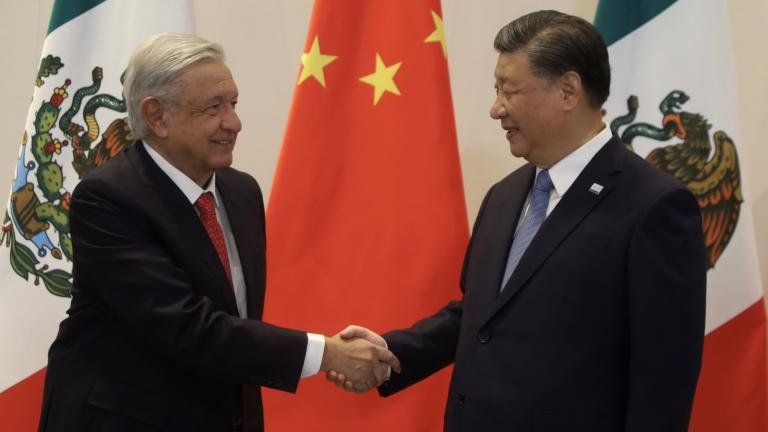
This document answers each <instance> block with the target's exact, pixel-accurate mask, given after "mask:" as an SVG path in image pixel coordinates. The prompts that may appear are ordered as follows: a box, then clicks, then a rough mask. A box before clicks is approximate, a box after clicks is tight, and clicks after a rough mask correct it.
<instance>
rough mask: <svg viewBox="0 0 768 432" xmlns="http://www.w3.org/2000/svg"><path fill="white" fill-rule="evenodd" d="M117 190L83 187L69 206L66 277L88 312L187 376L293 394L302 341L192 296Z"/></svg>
mask: <svg viewBox="0 0 768 432" xmlns="http://www.w3.org/2000/svg"><path fill="white" fill-rule="evenodd" d="M117 189H118V188H117V187H114V186H113V185H111V184H110V183H107V182H103V181H99V180H92V181H89V179H85V180H84V181H83V182H81V183H80V184H79V185H78V187H77V189H76V191H75V193H74V196H73V199H72V204H71V209H70V213H71V234H72V240H73V245H74V262H75V267H74V271H75V274H76V277H77V278H78V279H79V281H80V284H79V285H80V286H79V288H78V289H79V290H82V291H84V292H83V293H82V295H89V296H93V297H95V298H96V302H95V306H91V307H93V308H98V307H100V306H99V305H103V307H105V308H106V309H107V310H108V311H107V313H110V314H111V315H113V316H114V317H116V319H117V320H119V321H120V322H121V323H122V324H123V325H124V326H126V327H127V328H128V329H129V330H130V331H132V332H133V333H135V335H136V337H137V338H138V339H140V340H141V341H142V342H144V343H147V344H149V345H151V346H152V347H153V348H154V349H155V350H156V351H157V352H158V353H160V354H161V355H164V356H166V357H167V358H169V359H170V360H171V361H173V362H175V363H176V364H178V365H179V367H182V368H185V369H187V370H189V371H191V372H193V373H196V374H199V375H203V376H214V377H218V378H221V379H228V380H232V381H240V382H247V383H254V384H259V385H265V386H269V387H273V388H277V389H281V390H286V391H295V389H296V387H297V385H298V380H299V376H300V373H301V367H302V363H303V361H304V355H305V351H306V346H307V336H306V334H305V333H302V332H298V331H295V330H289V329H284V328H280V327H276V326H272V325H269V324H266V323H263V322H261V321H258V320H244V319H240V318H238V317H235V316H231V315H229V314H227V313H226V312H224V311H222V310H220V308H218V307H216V305H215V304H214V303H213V301H212V300H211V299H210V298H208V297H206V296H203V295H200V294H198V293H197V292H196V291H195V289H194V288H193V284H192V281H190V280H189V276H188V275H187V274H186V273H185V272H184V271H183V269H182V268H180V267H179V265H178V264H177V263H176V262H175V261H174V259H173V257H172V255H171V254H170V251H169V250H168V248H167V246H166V245H164V244H163V243H162V242H161V240H160V235H158V233H154V232H153V228H152V226H151V224H150V223H149V222H148V218H147V217H146V216H145V213H143V210H141V206H140V205H139V206H138V208H137V206H136V205H135V204H137V203H135V200H132V199H130V198H128V197H126V194H125V193H124V192H123V191H120V190H117ZM189 246H190V247H194V245H189ZM73 294H74V295H78V293H77V292H75V293H73Z"/></svg>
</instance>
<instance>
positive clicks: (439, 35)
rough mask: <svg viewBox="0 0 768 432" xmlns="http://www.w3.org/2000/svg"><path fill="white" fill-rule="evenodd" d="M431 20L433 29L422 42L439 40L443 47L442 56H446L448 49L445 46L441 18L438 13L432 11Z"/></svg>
mask: <svg viewBox="0 0 768 432" xmlns="http://www.w3.org/2000/svg"><path fill="white" fill-rule="evenodd" d="M432 21H434V22H435V31H433V32H432V34H430V35H429V36H427V38H426V39H424V42H426V43H431V42H440V46H442V47H443V57H448V49H447V48H446V47H445V27H443V19H442V18H440V15H438V14H437V13H435V11H432Z"/></svg>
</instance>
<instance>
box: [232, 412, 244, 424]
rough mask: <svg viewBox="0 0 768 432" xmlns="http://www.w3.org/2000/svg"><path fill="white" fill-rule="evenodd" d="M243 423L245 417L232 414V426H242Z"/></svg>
mask: <svg viewBox="0 0 768 432" xmlns="http://www.w3.org/2000/svg"><path fill="white" fill-rule="evenodd" d="M242 424H243V417H242V416H240V415H237V414H235V415H233V416H232V426H240V425H242Z"/></svg>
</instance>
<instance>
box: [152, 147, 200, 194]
mask: <svg viewBox="0 0 768 432" xmlns="http://www.w3.org/2000/svg"><path fill="white" fill-rule="evenodd" d="M144 142H145V143H147V145H149V146H150V147H152V149H154V150H155V151H156V152H157V153H159V154H160V156H162V157H163V159H165V160H167V161H168V163H170V164H171V165H173V166H174V167H175V168H176V169H178V170H179V171H181V172H182V173H184V175H186V176H187V177H189V178H190V179H192V181H194V182H195V183H197V185H198V186H200V187H201V188H205V185H207V184H208V182H209V181H210V180H211V177H212V176H213V172H212V171H199V170H195V169H194V167H192V166H191V165H190V164H187V163H184V158H182V157H179V156H178V155H176V154H174V153H173V152H172V151H169V150H168V146H167V145H165V143H164V142H163V141H162V140H160V139H157V138H155V137H152V138H145V139H144Z"/></svg>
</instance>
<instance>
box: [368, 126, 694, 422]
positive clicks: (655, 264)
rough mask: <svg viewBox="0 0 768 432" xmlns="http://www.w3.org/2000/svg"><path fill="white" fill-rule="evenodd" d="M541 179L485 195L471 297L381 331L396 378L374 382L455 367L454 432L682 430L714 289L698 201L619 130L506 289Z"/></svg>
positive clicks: (529, 169) (398, 385) (470, 269)
mask: <svg viewBox="0 0 768 432" xmlns="http://www.w3.org/2000/svg"><path fill="white" fill-rule="evenodd" d="M534 175H535V168H534V167H533V166H532V165H526V166H523V167H522V168H520V169H518V170H517V171H515V172H513V173H512V174H510V175H509V176H508V177H506V178H505V179H503V180H502V181H500V182H498V183H497V184H496V185H494V186H493V187H492V188H491V190H490V191H489V192H488V194H487V195H486V197H485V200H484V201H483V204H482V206H481V208H480V212H479V214H478V216H477V220H476V222H475V227H474V230H473V233H472V238H471V240H470V244H469V247H468V250H467V253H466V257H465V261H464V269H463V274H462V279H461V286H462V290H463V292H464V296H463V300H462V301H460V302H454V303H451V304H449V305H448V306H447V307H445V308H444V309H442V310H440V311H439V312H438V313H437V314H435V315H434V316H431V317H429V318H426V319H424V320H422V321H420V322H419V323H417V324H415V325H414V326H413V327H412V328H410V329H407V330H401V331H395V332H391V333H389V334H386V335H385V338H386V340H387V343H388V344H389V348H390V349H391V350H392V351H393V352H394V353H395V355H397V356H398V358H399V359H400V361H401V362H402V367H403V373H402V374H400V375H398V374H394V375H393V377H392V379H391V380H390V381H389V382H388V383H386V384H385V385H384V386H383V387H382V388H381V389H380V392H381V393H382V394H383V395H389V394H392V393H395V392H397V391H399V390H401V389H403V388H405V387H407V386H409V385H411V384H413V383H415V382H417V381H419V380H421V379H423V378H424V377H426V376H428V375H429V374H431V373H433V372H435V371H436V370H438V369H440V368H442V367H444V366H446V365H448V364H450V363H452V362H453V363H455V365H454V371H453V376H452V380H451V386H450V390H449V394H448V401H447V403H446V410H445V429H446V430H447V431H452V432H453V431H553V432H554V431H558V432H560V431H569V432H579V431H585V432H586V431H588V432H600V431H648V432H651V431H653V432H665V431H676V432H685V431H687V425H688V420H689V416H690V410H691V405H692V400H693V395H694V390H695V387H696V380H697V377H698V373H699V368H700V361H701V353H702V343H703V336H704V303H705V286H706V260H705V252H704V250H705V249H704V241H703V235H702V227H701V218H700V212H699V208H698V205H697V203H696V200H695V199H694V198H693V196H692V194H691V193H690V192H689V191H688V190H687V189H686V187H685V186H684V185H682V184H681V183H679V182H677V181H676V180H674V179H673V178H672V177H670V176H668V175H667V174H664V173H662V172H661V171H660V170H657V169H656V168H654V167H652V166H651V165H649V164H648V163H647V162H646V161H644V160H643V159H641V158H640V157H638V156H636V155H635V154H634V153H631V152H629V151H627V150H625V148H624V147H623V146H622V145H621V144H620V142H619V141H618V140H616V139H612V140H611V141H610V142H609V143H608V144H607V145H605V146H604V147H603V148H602V149H601V150H600V151H599V152H598V153H597V154H596V155H595V157H594V158H593V159H592V161H591V162H590V163H589V164H588V165H587V167H586V168H585V169H584V170H583V171H582V173H581V174H580V175H579V176H578V178H577V179H576V181H575V182H574V183H573V185H572V186H571V187H570V189H569V190H568V192H567V193H566V194H565V195H564V196H563V197H562V198H561V200H560V202H559V203H558V205H557V206H556V207H555V209H554V210H553V211H552V213H551V214H550V215H549V216H548V217H547V219H546V220H545V222H544V224H543V225H542V226H541V228H540V230H539V232H538V234H537V236H536V237H535V238H534V239H533V240H532V242H531V244H530V246H529V247H528V250H527V251H526V252H525V254H524V256H523V257H522V258H521V261H520V263H519V265H518V267H517V270H516V271H515V273H514V274H513V275H512V277H511V278H510V280H509V281H508V283H507V285H506V286H505V288H504V290H503V291H502V293H501V294H499V287H500V285H501V281H502V276H503V273H504V268H505V265H506V260H507V256H508V254H509V249H510V245H511V243H512V240H513V236H514V228H515V227H516V226H517V220H518V217H519V215H520V213H521V210H522V207H523V204H524V202H525V200H526V197H527V194H528V191H529V190H530V188H531V185H532V182H533V178H534ZM593 183H597V184H599V185H602V186H603V189H602V191H600V193H594V192H593V191H590V188H591V186H592V185H593Z"/></svg>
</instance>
